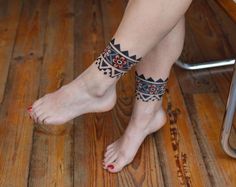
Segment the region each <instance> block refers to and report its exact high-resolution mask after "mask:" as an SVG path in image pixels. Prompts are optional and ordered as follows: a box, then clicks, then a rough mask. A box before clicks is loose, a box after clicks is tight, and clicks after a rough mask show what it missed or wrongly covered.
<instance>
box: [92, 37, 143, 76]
mask: <svg viewBox="0 0 236 187" xmlns="http://www.w3.org/2000/svg"><path fill="white" fill-rule="evenodd" d="M140 60H141V58H138V59H137V58H136V55H133V56H130V55H129V52H128V51H121V47H120V44H115V39H112V40H111V41H110V43H109V44H108V45H107V47H106V48H105V50H104V51H103V53H102V54H101V55H100V56H99V57H98V58H97V59H96V64H97V66H98V69H99V70H100V71H103V73H104V74H105V75H106V74H108V75H109V77H111V78H114V77H116V78H120V77H121V76H122V75H124V74H125V73H127V71H129V70H130V69H131V68H132V66H134V65H135V64H137V63H138V62H139V61H140Z"/></svg>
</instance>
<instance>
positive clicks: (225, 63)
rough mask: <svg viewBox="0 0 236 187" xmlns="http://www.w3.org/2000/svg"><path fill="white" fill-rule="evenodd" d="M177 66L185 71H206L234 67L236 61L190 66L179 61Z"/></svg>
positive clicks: (210, 62)
mask: <svg viewBox="0 0 236 187" xmlns="http://www.w3.org/2000/svg"><path fill="white" fill-rule="evenodd" d="M175 64H176V65H177V66H179V67H181V68H183V69H187V70H198V69H206V68H214V67H222V66H228V65H233V64H235V59H228V60H219V61H209V62H203V63H195V64H188V63H184V62H182V61H180V60H177V61H176V63H175Z"/></svg>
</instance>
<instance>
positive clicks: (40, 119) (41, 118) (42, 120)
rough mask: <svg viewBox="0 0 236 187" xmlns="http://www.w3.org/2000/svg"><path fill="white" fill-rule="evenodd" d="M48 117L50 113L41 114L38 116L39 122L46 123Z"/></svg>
mask: <svg viewBox="0 0 236 187" xmlns="http://www.w3.org/2000/svg"><path fill="white" fill-rule="evenodd" d="M47 117H48V115H47V114H45V113H43V114H42V115H40V116H39V117H38V123H40V124H42V125H43V124H44V120H45V119H46V118H47Z"/></svg>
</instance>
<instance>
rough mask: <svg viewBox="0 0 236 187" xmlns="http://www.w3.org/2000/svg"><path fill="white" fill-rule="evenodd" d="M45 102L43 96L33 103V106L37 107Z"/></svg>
mask: <svg viewBox="0 0 236 187" xmlns="http://www.w3.org/2000/svg"><path fill="white" fill-rule="evenodd" d="M42 103H43V98H40V99H38V100H36V101H35V102H34V103H33V105H32V108H36V107H38V106H39V105H41V104H42Z"/></svg>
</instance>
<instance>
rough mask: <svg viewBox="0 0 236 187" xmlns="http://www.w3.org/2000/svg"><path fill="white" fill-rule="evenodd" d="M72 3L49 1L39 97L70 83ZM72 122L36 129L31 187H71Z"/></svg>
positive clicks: (71, 68) (72, 51)
mask: <svg viewBox="0 0 236 187" xmlns="http://www.w3.org/2000/svg"><path fill="white" fill-rule="evenodd" d="M73 3H74V1H73V0H70V1H68V0H52V1H50V6H49V12H48V22H47V32H46V39H45V45H46V49H45V55H44V60H43V65H42V71H41V82H40V96H43V95H44V94H45V93H48V92H52V91H55V90H57V89H58V88H59V87H61V86H62V85H64V84H66V83H68V82H70V81H71V80H72V79H73V63H74V60H73V57H74V49H73V46H74V43H73V42H74V35H73V33H74V32H73V28H74V16H73V15H74V12H73V11H74V10H73ZM72 124H73V122H72V121H70V122H68V123H66V124H65V125H62V126H50V125H48V126H46V125H45V126H43V125H41V126H37V128H36V130H35V133H34V142H33V148H32V158H31V168H30V169H31V170H30V176H29V185H30V186H73V150H72V149H73V137H72V135H73V126H72Z"/></svg>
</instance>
